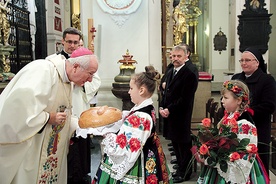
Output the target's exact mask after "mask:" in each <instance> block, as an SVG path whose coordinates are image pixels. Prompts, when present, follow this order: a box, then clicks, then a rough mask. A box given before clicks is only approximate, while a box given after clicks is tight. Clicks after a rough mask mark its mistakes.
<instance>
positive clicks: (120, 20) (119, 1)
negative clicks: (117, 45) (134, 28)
mask: <svg viewBox="0 0 276 184" xmlns="http://www.w3.org/2000/svg"><path fill="white" fill-rule="evenodd" d="M97 2H98V5H99V6H100V7H101V9H102V10H103V11H104V12H105V13H108V14H110V17H111V18H112V20H113V21H114V22H115V23H116V24H117V25H118V26H119V27H121V26H123V25H124V23H125V22H126V21H127V20H128V19H129V14H132V13H134V12H136V11H137V9H138V8H139V6H140V4H141V2H142V0H116V1H114V0H97Z"/></svg>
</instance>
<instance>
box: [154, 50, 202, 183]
mask: <svg viewBox="0 0 276 184" xmlns="http://www.w3.org/2000/svg"><path fill="white" fill-rule="evenodd" d="M188 60H189V58H188V50H187V48H186V47H185V46H175V47H174V48H173V50H172V63H173V65H174V67H173V68H172V69H171V70H169V71H168V74H167V75H168V77H167V78H166V86H165V92H164V98H163V100H162V105H163V106H162V108H160V110H159V113H160V115H161V116H162V117H163V118H167V121H168V138H169V139H170V140H171V141H172V144H173V148H174V150H175V154H176V159H177V163H178V166H179V167H178V169H177V171H176V174H175V175H174V177H173V182H174V183H180V182H183V181H187V180H189V179H190V176H191V173H192V168H188V167H189V162H190V160H191V158H192V153H191V150H190V149H191V147H192V140H191V118H192V111H193V104H194V96H195V92H196V89H197V85H198V77H197V75H196V73H195V72H193V71H191V69H190V68H189V67H188V65H186V62H187V61H188Z"/></svg>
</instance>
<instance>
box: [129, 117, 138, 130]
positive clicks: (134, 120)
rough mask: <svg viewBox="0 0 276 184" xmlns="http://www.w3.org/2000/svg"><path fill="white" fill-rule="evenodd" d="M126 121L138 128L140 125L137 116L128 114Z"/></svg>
mask: <svg viewBox="0 0 276 184" xmlns="http://www.w3.org/2000/svg"><path fill="white" fill-rule="evenodd" d="M128 121H129V123H130V124H131V125H132V126H133V127H134V128H138V127H139V126H140V118H139V117H137V116H133V115H132V116H129V118H128Z"/></svg>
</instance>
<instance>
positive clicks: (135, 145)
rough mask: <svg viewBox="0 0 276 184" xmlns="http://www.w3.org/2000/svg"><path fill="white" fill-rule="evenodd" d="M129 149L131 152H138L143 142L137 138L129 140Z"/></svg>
mask: <svg viewBox="0 0 276 184" xmlns="http://www.w3.org/2000/svg"><path fill="white" fill-rule="evenodd" d="M129 148H130V151H131V152H136V151H138V150H139V149H140V148H141V142H140V141H139V140H138V139H137V138H131V139H130V140H129Z"/></svg>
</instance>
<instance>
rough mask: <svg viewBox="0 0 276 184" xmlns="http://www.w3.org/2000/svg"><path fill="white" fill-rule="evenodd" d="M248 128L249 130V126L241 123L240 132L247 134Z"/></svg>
mask: <svg viewBox="0 0 276 184" xmlns="http://www.w3.org/2000/svg"><path fill="white" fill-rule="evenodd" d="M249 130H250V126H249V125H248V124H243V125H242V132H241V133H243V134H248V132H249Z"/></svg>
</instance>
